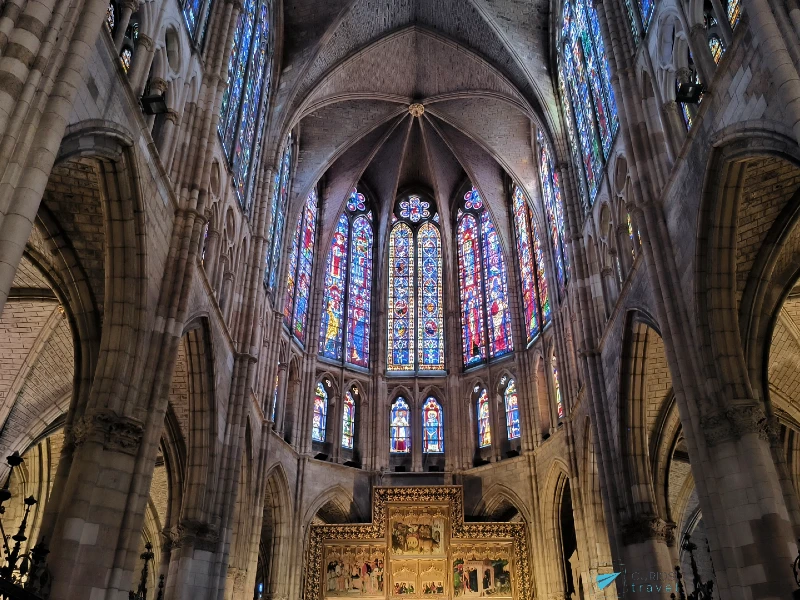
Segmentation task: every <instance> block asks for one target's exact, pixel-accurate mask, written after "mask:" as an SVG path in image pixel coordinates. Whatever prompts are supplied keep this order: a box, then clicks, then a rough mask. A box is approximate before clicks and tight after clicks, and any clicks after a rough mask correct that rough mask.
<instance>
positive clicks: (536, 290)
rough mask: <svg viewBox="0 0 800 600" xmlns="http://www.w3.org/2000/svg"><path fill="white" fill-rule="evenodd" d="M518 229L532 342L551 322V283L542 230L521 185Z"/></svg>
mask: <svg viewBox="0 0 800 600" xmlns="http://www.w3.org/2000/svg"><path fill="white" fill-rule="evenodd" d="M512 208H513V210H514V229H515V231H516V237H517V260H518V262H519V273H520V282H521V284H522V307H523V309H524V311H525V331H526V333H527V336H528V343H530V342H532V341H533V340H534V339H535V338H536V337H537V336H538V335H539V333H541V330H542V328H543V327H544V326H545V325H546V324H547V323H549V322H550V319H551V313H552V309H551V306H550V293H549V290H548V287H547V274H546V272H545V263H544V253H543V252H542V244H541V241H540V238H539V231H538V229H537V227H536V223H535V222H534V220H533V214H532V213H531V209H530V205H529V204H528V199H527V197H526V196H525V192H524V191H523V190H522V188H521V187H519V186H515V187H514V193H513V196H512Z"/></svg>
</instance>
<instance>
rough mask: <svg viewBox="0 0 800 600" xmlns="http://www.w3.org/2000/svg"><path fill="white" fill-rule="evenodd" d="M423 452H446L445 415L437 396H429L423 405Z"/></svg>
mask: <svg viewBox="0 0 800 600" xmlns="http://www.w3.org/2000/svg"><path fill="white" fill-rule="evenodd" d="M422 452H423V453H425V454H434V453H440V452H444V417H443V415H442V406H441V404H439V403H438V402H437V401H436V398H433V397H429V398H428V399H427V400H425V404H423V405H422Z"/></svg>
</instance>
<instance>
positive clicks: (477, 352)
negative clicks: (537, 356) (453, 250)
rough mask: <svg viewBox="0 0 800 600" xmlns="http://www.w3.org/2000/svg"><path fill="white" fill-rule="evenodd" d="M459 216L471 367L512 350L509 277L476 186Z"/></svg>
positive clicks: (466, 352)
mask: <svg viewBox="0 0 800 600" xmlns="http://www.w3.org/2000/svg"><path fill="white" fill-rule="evenodd" d="M457 219H458V227H457V230H456V245H457V249H458V272H459V294H460V298H461V339H462V343H463V359H464V366H466V367H470V366H473V365H476V364H480V363H482V362H485V361H486V360H487V357H488V358H498V357H500V356H504V355H506V354H508V353H509V352H511V351H512V350H513V349H514V345H513V340H512V333H511V311H510V309H509V306H508V276H507V272H506V265H505V259H504V257H503V250H502V248H501V246H500V238H499V236H498V235H497V230H496V229H495V227H494V223H493V221H492V217H491V214H490V213H489V211H488V210H487V209H486V208H485V207H484V203H483V200H482V199H481V197H480V193H479V192H478V190H477V189H475V188H474V187H473V188H472V189H471V190H470V191H468V192H467V193H466V194H465V196H464V202H463V203H462V205H461V208H459V211H458V214H457Z"/></svg>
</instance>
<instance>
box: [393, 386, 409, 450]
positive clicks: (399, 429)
mask: <svg viewBox="0 0 800 600" xmlns="http://www.w3.org/2000/svg"><path fill="white" fill-rule="evenodd" d="M389 451H390V452H393V453H396V454H407V453H409V452H411V414H410V412H409V409H408V403H407V402H406V401H405V400H404V399H403V398H398V399H397V400H395V401H394V404H392V410H391V413H390V420H389Z"/></svg>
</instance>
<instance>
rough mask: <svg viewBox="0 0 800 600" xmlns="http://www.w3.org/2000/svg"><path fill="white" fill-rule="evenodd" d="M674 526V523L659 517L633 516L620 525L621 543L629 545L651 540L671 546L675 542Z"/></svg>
mask: <svg viewBox="0 0 800 600" xmlns="http://www.w3.org/2000/svg"><path fill="white" fill-rule="evenodd" d="M675 527H676V525H675V523H668V522H667V521H665V520H664V519H662V518H661V517H657V516H647V515H643V516H640V517H635V518H633V519H631V520H630V521H628V522H627V523H625V524H624V525H623V526H622V543H623V544H625V545H626V546H629V545H632V544H641V543H643V542H648V541H651V540H652V541H658V542H664V543H666V544H667V545H668V546H672V545H674V544H675Z"/></svg>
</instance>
